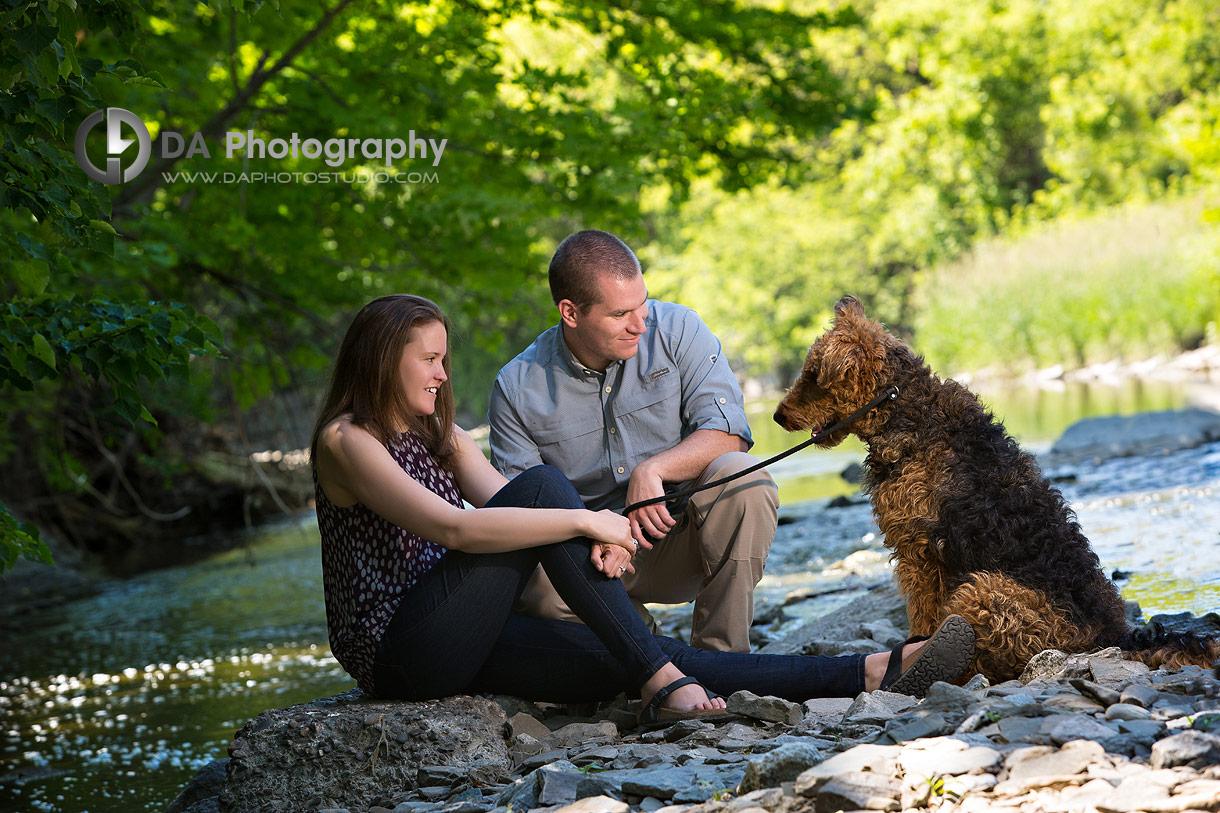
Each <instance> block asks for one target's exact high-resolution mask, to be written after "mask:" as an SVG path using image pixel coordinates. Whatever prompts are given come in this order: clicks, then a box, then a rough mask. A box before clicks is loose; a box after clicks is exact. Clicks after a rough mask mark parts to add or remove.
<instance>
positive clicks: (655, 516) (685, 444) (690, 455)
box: [627, 429, 750, 547]
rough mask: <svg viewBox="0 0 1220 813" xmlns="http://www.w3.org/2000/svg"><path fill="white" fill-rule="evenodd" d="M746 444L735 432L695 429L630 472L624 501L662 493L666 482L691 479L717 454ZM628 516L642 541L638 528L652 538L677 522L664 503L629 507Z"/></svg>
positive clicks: (662, 534)
mask: <svg viewBox="0 0 1220 813" xmlns="http://www.w3.org/2000/svg"><path fill="white" fill-rule="evenodd" d="M748 448H750V447H749V444H747V443H746V442H745V441H744V440H742V439H741V438H739V437H738V436H737V435H730V434H729V433H727V432H722V431H720V430H719V429H696V430H695V431H694V432H692V433H691V434H689V435H687V436H686V437H685V438H683V439H682V441H681V442H680V443H679V444H678V445H677V446H674V447H673V448H672V449H667V450H665V451H664V452H661V453H660V454H658V455H654V456H653V457H650V458H648V459H647V460H645V461H644V462H643V463H641V464H639V465H638V466H636V467H635V470H634V471H632V472H631V480H630V481H629V482H628V483H627V505H631V504H633V503H637V502H640V501H641V500H649V499H652V498H653V497H659V496H661V495H662V494H664V493H665V483H666V482H670V483H676V482H683V481H685V480H693V479H695V478H696V477H698V476H699V475H700V474H702V473H703V470H704V469H706V468H707V467H708V465H709V464H710V463H711V462H712V461H713V460H715V459H716V458H718V457H720V455H722V454H726V453H728V452H744V451H746V450H747V449H748ZM629 519H630V520H631V532H632V534H633V535H635V538H636V539H638V540H640V541H641V543H643V544H646V543H645V541H644V537H643V536H641V535H640V533H639V532H640V531H643V532H644V533H645V534H647V535H648V536H651V537H653V538H654V539H660V538H661V537H663V536H665V535H666V534H667V533H669V531H670V530H671V529H672V528H673V527H674V525H676V524H677V520H675V519H674V518H673V517H672V516H671V515H670V513H669V510H668V509H667V508H666V507H665V503H657V504H656V505H648V506H645V507H644V508H641V509H639V510H637V511H633V512H632V513H631V515H630V517H629ZM648 547H651V545H648Z"/></svg>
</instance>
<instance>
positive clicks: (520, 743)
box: [509, 734, 546, 765]
mask: <svg viewBox="0 0 1220 813" xmlns="http://www.w3.org/2000/svg"><path fill="white" fill-rule="evenodd" d="M545 750H546V745H545V744H544V743H541V742H539V741H538V740H536V739H534V738H533V737H531V736H530V735H529V734H518V735H517V736H515V737H513V743H512V746H511V747H510V748H509V755H510V756H512V758H513V763H514V764H516V765H520V764H522V763H524V762H525V761H526V760H527V759H529V758H530V757H532V756H536V755H538V754H541V753H542V752H543V751H545Z"/></svg>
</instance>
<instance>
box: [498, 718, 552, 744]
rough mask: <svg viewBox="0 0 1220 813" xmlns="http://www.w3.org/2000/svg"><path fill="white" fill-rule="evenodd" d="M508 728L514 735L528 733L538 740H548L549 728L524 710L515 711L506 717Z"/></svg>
mask: <svg viewBox="0 0 1220 813" xmlns="http://www.w3.org/2000/svg"><path fill="white" fill-rule="evenodd" d="M508 730H509V732H510V733H511V734H512V735H513V736H514V737H516V736H517V735H518V734H528V735H529V736H530V737H533V738H534V739H535V740H538V741H539V742H549V741H550V736H551V729H549V728H547V727H546V726H545V725H543V724H542V722H541V721H540V720H538V718H536V717H534V716H533V715H530V714H526V713H525V712H517V713H516V714H514V715H513V716H512V717H509V718H508Z"/></svg>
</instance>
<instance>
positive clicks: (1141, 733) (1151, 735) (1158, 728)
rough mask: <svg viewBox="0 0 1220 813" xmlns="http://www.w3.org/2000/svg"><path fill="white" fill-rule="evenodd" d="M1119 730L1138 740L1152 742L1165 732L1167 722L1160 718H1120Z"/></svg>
mask: <svg viewBox="0 0 1220 813" xmlns="http://www.w3.org/2000/svg"><path fill="white" fill-rule="evenodd" d="M1118 731H1119V733H1120V734H1126V735H1128V736H1130V737H1134V738H1135V739H1137V740H1147V741H1149V742H1151V741H1152V740H1155V739H1157V738H1158V737H1160V736H1161V735H1162V734H1164V733H1165V724H1164V723H1162V722H1161V721H1160V720H1119V722H1118Z"/></svg>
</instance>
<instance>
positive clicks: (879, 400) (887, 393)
mask: <svg viewBox="0 0 1220 813" xmlns="http://www.w3.org/2000/svg"><path fill="white" fill-rule="evenodd" d="M898 395H899V389H898V387H896V386H895V385H893V384H890V385H889V386H888V387H886V388H885V389H884V390H882V391H881V392H879V393H877V395H876V396H875V397H874V398H873V400H871V401H869V402H868V403H867V404H865V405H864V406H862V407H860V408H859V409H857V410H856V411H855V412H853V413H852V414H850V415H848V416H847V417H846V418H843V419H842V420H840V421H837V422H835V423H834V424H832V425H830V426H828V427H826V428H825V429H823V430H822V431H821V432H818V433H817V434H816V435H814V436H813V437H811V438H809V440H807V441H804V442H803V443H798V444H797V445H796V446H793V447H792V448H791V449H788V450H787V451H783V452H780V453H779V454H777V455H775V456H774V457H769V458H767V459H766V460H763V461H762V462H760V463H755V464H754V465H753V466H750V467H749V468H748V469H742V470H741V471H739V472H737V473H736V474H730V475H729V476H728V477H721V478H720V479H719V480H713V481H712V482H710V483H704V484H703V485H701V486H692V487H691V488H684V489H682V490H681V491H675V492H673V493H672V494H662V495H661V496H660V497H653V498H651V499H647V500H640V501H639V502H637V503H632V504H631V505H629V506H627V508H626V509H625V510H624V511H623V513H624V514H630V513H631V512H632V511H635V510H636V509H637V508H644V507H646V506H649V505H656V504H657V503H659V502H669V501H670V500H678V499H682V498H684V497H690V496H692V495H694V494H698V493H699V492H700V491H706V490H707V489H709V488H715V487H716V486H721V485H724V484H725V483H731V482H733V481H734V480H736V479H737V478H739V477H745V476H746V475H747V474H753V473H754V472H756V471H758V470H759V469H762V468H766V467H767V466H770V465H771V464H772V463H775V462H776V461H779V460H783V459H784V458H785V457H788V456H789V455H793V454H796V453H797V452H799V451H800V450H801V449H804V448H806V447H808V446H810V445H812V444H814V443H818V442H820V441H822V440H825V439H826V438H827V437H829V436H830V435H833V434H834V433H835V432H838V431H839V430H840V429H842V428H844V427H845V426H850V425H851V424H853V423H855V422H856V421H858V420H860V418H861V417H863V416H864V415H865V414H866V413H868V412H871V411H873V410H874V409H876V408H877V407H879V406H881V405H882V404H883V403H885V402H886V401H894V400H897V398H898Z"/></svg>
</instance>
